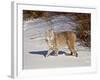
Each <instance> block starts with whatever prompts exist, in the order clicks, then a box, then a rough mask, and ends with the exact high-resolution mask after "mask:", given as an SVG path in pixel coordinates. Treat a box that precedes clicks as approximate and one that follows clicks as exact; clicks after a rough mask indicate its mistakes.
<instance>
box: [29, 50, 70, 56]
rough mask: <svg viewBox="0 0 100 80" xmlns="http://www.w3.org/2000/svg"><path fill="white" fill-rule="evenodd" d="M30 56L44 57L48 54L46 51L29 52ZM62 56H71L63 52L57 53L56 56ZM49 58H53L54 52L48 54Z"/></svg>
mask: <svg viewBox="0 0 100 80" xmlns="http://www.w3.org/2000/svg"><path fill="white" fill-rule="evenodd" d="M29 53H30V54H37V55H43V56H44V57H45V56H46V54H47V53H48V51H31V52H29ZM62 54H65V55H66V56H71V55H70V54H68V53H65V52H64V51H59V53H58V55H62ZM50 56H55V55H54V51H52V52H51V53H50Z"/></svg>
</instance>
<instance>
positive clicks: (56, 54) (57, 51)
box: [54, 48, 59, 56]
mask: <svg viewBox="0 0 100 80" xmlns="http://www.w3.org/2000/svg"><path fill="white" fill-rule="evenodd" d="M54 52H55V56H58V54H59V50H58V49H57V48H55V49H54Z"/></svg>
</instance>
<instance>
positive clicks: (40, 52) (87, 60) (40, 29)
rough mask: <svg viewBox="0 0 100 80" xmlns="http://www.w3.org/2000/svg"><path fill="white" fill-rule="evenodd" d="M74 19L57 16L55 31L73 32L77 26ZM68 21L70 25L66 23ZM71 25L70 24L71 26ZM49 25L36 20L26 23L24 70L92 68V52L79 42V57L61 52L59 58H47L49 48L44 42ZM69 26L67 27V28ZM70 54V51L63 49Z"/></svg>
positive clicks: (53, 19) (55, 18) (51, 56)
mask: <svg viewBox="0 0 100 80" xmlns="http://www.w3.org/2000/svg"><path fill="white" fill-rule="evenodd" d="M71 18H72V17H65V16H56V17H53V18H52V22H54V24H53V26H54V30H55V31H59V30H60V31H63V30H64V31H71V30H73V29H74V26H75V25H77V24H75V23H74V22H73V21H72V19H71ZM66 21H67V22H68V23H66ZM69 23H70V24H69ZM47 26H48V25H47V23H46V22H45V21H44V20H43V19H41V18H38V19H34V20H29V21H25V22H24V53H23V55H24V56H23V68H24V69H37V68H57V67H78V66H90V64H91V52H90V49H89V48H87V47H83V46H81V45H80V44H79V42H77V52H78V55H79V56H78V57H77V58H76V57H74V56H70V55H65V54H64V53H62V52H60V54H59V55H58V56H53V55H50V56H49V57H47V58H45V57H44V55H45V54H46V53H47V50H48V46H47V44H46V42H45V40H44V32H45V31H46V30H47V29H48V27H47ZM66 26H67V27H66ZM61 50H62V51H66V52H67V54H69V53H70V52H69V50H68V48H67V49H65V48H64V49H61Z"/></svg>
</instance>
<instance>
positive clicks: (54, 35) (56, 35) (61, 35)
mask: <svg viewBox="0 0 100 80" xmlns="http://www.w3.org/2000/svg"><path fill="white" fill-rule="evenodd" d="M46 42H47V44H48V46H49V50H48V53H47V55H46V56H48V55H49V54H50V53H51V52H52V51H55V54H56V55H58V52H59V49H61V48H65V47H66V46H67V45H68V48H69V50H70V52H71V55H75V56H76V57H77V56H78V55H77V52H76V34H75V33H74V32H67V31H65V32H53V31H52V30H49V31H48V32H47V33H46Z"/></svg>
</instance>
